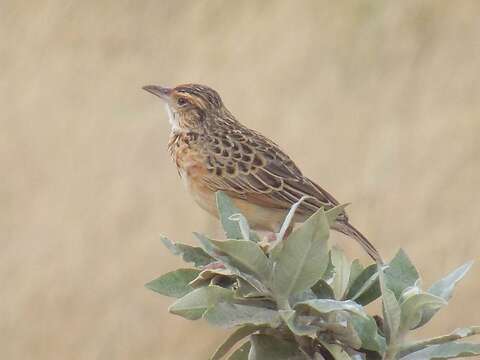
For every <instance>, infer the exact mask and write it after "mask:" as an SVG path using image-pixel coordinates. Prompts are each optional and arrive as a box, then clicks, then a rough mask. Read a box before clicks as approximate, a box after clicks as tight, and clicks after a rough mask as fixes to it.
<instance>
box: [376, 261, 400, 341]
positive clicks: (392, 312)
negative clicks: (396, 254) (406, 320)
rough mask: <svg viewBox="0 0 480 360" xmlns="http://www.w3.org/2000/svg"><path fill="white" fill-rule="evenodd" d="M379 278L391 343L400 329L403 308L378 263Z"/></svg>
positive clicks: (387, 333) (388, 337)
mask: <svg viewBox="0 0 480 360" xmlns="http://www.w3.org/2000/svg"><path fill="white" fill-rule="evenodd" d="M378 272H379V274H378V275H379V276H378V280H379V283H380V288H381V291H382V303H383V317H384V320H385V325H386V326H385V331H386V335H387V340H388V342H389V344H390V343H392V342H394V341H396V338H397V335H398V332H399V330H400V321H401V310H400V304H399V303H398V300H397V298H396V297H395V293H394V292H393V291H392V290H390V289H389V288H388V287H387V284H386V281H385V273H384V271H383V269H382V268H381V267H380V265H378Z"/></svg>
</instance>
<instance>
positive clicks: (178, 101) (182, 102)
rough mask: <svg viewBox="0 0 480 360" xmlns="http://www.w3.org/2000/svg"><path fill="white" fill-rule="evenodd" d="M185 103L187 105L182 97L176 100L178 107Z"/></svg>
mask: <svg viewBox="0 0 480 360" xmlns="http://www.w3.org/2000/svg"><path fill="white" fill-rule="evenodd" d="M186 103H187V100H186V99H185V98H183V97H181V98H178V100H177V104H178V105H179V106H183V105H185V104H186Z"/></svg>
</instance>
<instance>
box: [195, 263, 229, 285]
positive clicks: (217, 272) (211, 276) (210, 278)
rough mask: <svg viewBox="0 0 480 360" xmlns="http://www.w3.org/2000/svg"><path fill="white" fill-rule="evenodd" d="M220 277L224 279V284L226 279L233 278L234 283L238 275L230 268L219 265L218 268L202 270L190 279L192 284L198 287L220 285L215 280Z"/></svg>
mask: <svg viewBox="0 0 480 360" xmlns="http://www.w3.org/2000/svg"><path fill="white" fill-rule="evenodd" d="M220 279H221V280H222V285H223V284H224V282H225V280H226V279H232V280H231V282H232V283H233V282H234V281H236V276H235V275H234V274H233V273H232V272H231V271H230V270H229V269H225V268H223V267H219V268H216V269H215V268H211V269H209V268H207V269H205V270H202V271H201V272H200V273H199V274H198V276H197V277H196V278H195V279H193V280H192V281H190V286H191V287H193V288H198V287H202V286H206V285H209V284H212V285H218V283H215V281H216V280H217V281H218V280H220ZM223 287H226V286H223Z"/></svg>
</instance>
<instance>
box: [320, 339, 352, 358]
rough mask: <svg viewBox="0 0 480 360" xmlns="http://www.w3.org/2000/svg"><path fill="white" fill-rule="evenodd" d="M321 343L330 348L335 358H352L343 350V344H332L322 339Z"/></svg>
mask: <svg viewBox="0 0 480 360" xmlns="http://www.w3.org/2000/svg"><path fill="white" fill-rule="evenodd" d="M320 343H321V344H322V345H323V347H325V349H327V350H328V352H329V353H330V355H332V357H333V359H334V360H351V359H352V358H351V357H350V356H349V355H348V354H347V353H346V352H345V350H343V348H342V346H340V345H337V344H330V343H328V342H326V341H320Z"/></svg>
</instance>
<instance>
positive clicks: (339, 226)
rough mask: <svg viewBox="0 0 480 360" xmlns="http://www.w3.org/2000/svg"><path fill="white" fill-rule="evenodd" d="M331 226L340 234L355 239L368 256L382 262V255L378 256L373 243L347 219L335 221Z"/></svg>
mask: <svg viewBox="0 0 480 360" xmlns="http://www.w3.org/2000/svg"><path fill="white" fill-rule="evenodd" d="M332 228H333V229H334V230H337V231H339V232H341V233H342V234H345V235H347V236H350V237H351V238H354V239H355V240H357V241H358V243H359V244H360V245H361V246H362V248H363V249H364V250H365V251H366V252H367V254H368V255H370V257H371V258H372V259H373V260H374V261H375V262H376V263H378V264H380V265H382V264H383V260H382V257H381V256H380V254H379V252H378V250H377V249H376V248H375V246H373V244H372V243H371V242H370V241H369V240H368V239H367V238H366V237H365V236H364V235H363V234H362V233H361V232H360V231H358V230H357V229H356V228H355V227H354V226H353V225H351V224H350V223H349V222H348V221H345V222H344V221H341V222H340V221H339V222H336V223H335V225H333V226H332Z"/></svg>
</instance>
